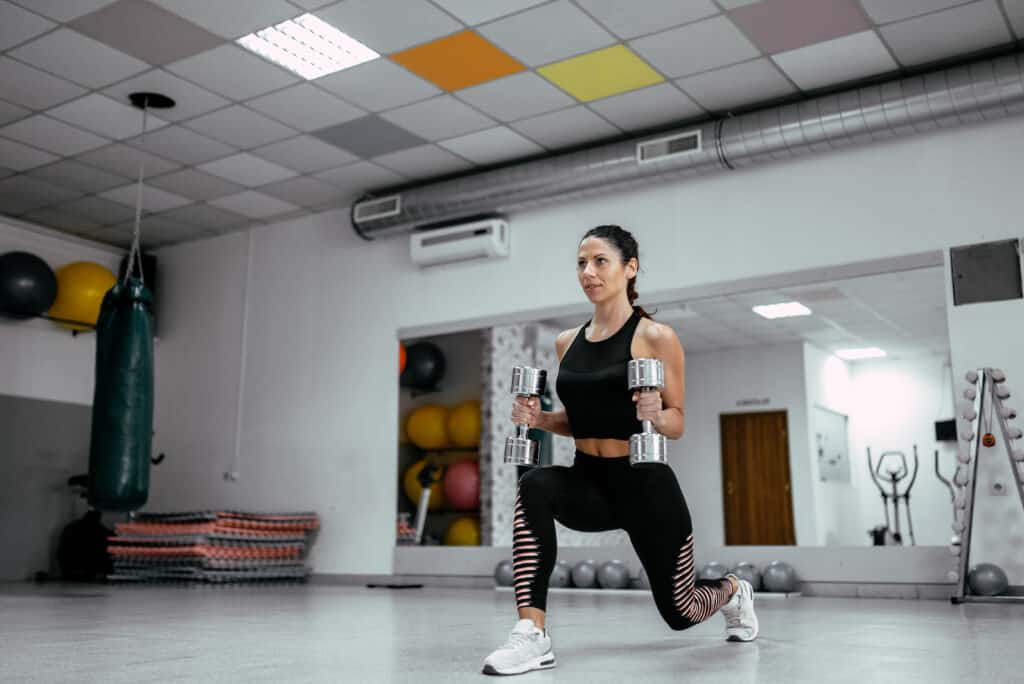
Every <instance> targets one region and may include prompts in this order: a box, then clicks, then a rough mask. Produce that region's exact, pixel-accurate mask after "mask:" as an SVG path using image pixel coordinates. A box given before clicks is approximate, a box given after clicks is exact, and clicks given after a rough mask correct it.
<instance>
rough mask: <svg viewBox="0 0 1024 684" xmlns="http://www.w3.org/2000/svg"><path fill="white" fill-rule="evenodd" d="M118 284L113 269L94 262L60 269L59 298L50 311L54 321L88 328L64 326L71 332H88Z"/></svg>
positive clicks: (72, 264) (77, 263)
mask: <svg viewBox="0 0 1024 684" xmlns="http://www.w3.org/2000/svg"><path fill="white" fill-rule="evenodd" d="M116 282H117V277H116V276H114V274H113V273H111V272H110V270H109V269H107V268H105V267H103V266H101V265H99V264H94V263H92V262H91V261H76V262H74V263H71V264H68V265H66V266H62V267H61V268H59V269H57V298H56V299H55V300H54V302H53V306H51V307H50V311H49V312H48V313H49V314H50V316H51V317H53V318H62V319H64V320H66V321H81V322H82V323H87V324H88V325H77V324H75V323H60V322H59V321H55V322H57V323H58V325H63V326H64V327H65V328H70V329H71V330H88V329H89V326H94V325H96V321H97V320H98V319H99V317H100V305H101V304H102V303H103V296H104V295H105V294H107V291H108V290H109V289H110V288H112V287H113V286H114V283H116Z"/></svg>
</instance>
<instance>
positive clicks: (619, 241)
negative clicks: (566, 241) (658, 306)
mask: <svg viewBox="0 0 1024 684" xmlns="http://www.w3.org/2000/svg"><path fill="white" fill-rule="evenodd" d="M589 237H595V238H601V239H602V240H605V241H607V242H609V243H611V244H612V245H613V246H614V247H615V249H617V250H619V254H621V255H622V263H626V262H628V261H629V260H630V259H636V264H637V270H638V271H639V270H640V247H639V246H638V245H637V244H636V238H634V237H633V234H632V233H630V232H629V231H628V230H626V229H624V228H623V227H622V226H615V225H605V226H596V227H594V228H591V229H590V230H588V231H587V232H586V234H585V235H584V236H583V237H582V238H580V244H582V243H583V241H584V240H586V239H587V238H589ZM626 296H627V297H629V303H630V304H631V305H632V306H633V310H634V311H636V312H637V313H639V314H640V315H641V316H643V317H644V318H651V314H649V313H647V312H646V311H644V308H643V307H642V306H640V305H638V304H633V302H635V301H636V299H637V297H639V296H640V295H639V294H637V291H636V276H633V277H632V278H630V279H629V281H628V282H627V283H626Z"/></svg>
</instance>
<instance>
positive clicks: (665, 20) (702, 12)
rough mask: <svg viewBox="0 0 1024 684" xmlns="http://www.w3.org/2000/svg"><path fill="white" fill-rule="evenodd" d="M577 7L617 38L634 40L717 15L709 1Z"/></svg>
mask: <svg viewBox="0 0 1024 684" xmlns="http://www.w3.org/2000/svg"><path fill="white" fill-rule="evenodd" d="M576 3H577V4H578V5H579V6H580V7H582V8H583V9H585V10H586V11H587V12H589V13H590V15H591V16H593V17H594V18H595V19H597V20H598V21H599V22H601V23H602V24H604V25H605V27H606V28H607V29H608V30H610V31H611V32H612V33H614V34H615V35H617V36H618V37H619V38H626V39H628V38H636V37H637V36H641V35H643V34H645V33H652V32H654V31H661V30H663V29H667V28H670V27H672V26H678V25H680V24H689V23H690V22H692V21H697V20H698V19H703V18H704V17H710V16H711V15H712V14H718V11H719V10H718V7H717V6H715V4H714V3H713V2H711V0H686V2H672V1H666V0H631V2H622V1H621V0H576Z"/></svg>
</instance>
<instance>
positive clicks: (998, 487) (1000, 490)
mask: <svg viewBox="0 0 1024 684" xmlns="http://www.w3.org/2000/svg"><path fill="white" fill-rule="evenodd" d="M988 493H989V494H991V495H992V496H1006V485H1004V484H1003V483H1002V482H1000V481H999V480H995V481H993V482H991V483H989V485H988Z"/></svg>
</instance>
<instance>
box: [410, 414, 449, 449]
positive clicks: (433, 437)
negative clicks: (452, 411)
mask: <svg viewBox="0 0 1024 684" xmlns="http://www.w3.org/2000/svg"><path fill="white" fill-rule="evenodd" d="M447 425H448V409H447V407H445V406H441V405H440V404H425V405H423V406H420V407H419V408H418V409H416V410H415V411H413V412H412V413H410V414H409V418H408V420H407V421H406V423H405V431H406V433H407V434H408V435H409V439H410V440H411V441H412V443H413V444H415V445H416V446H418V447H419V448H420V449H443V448H445V447H446V446H448V428H447Z"/></svg>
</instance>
